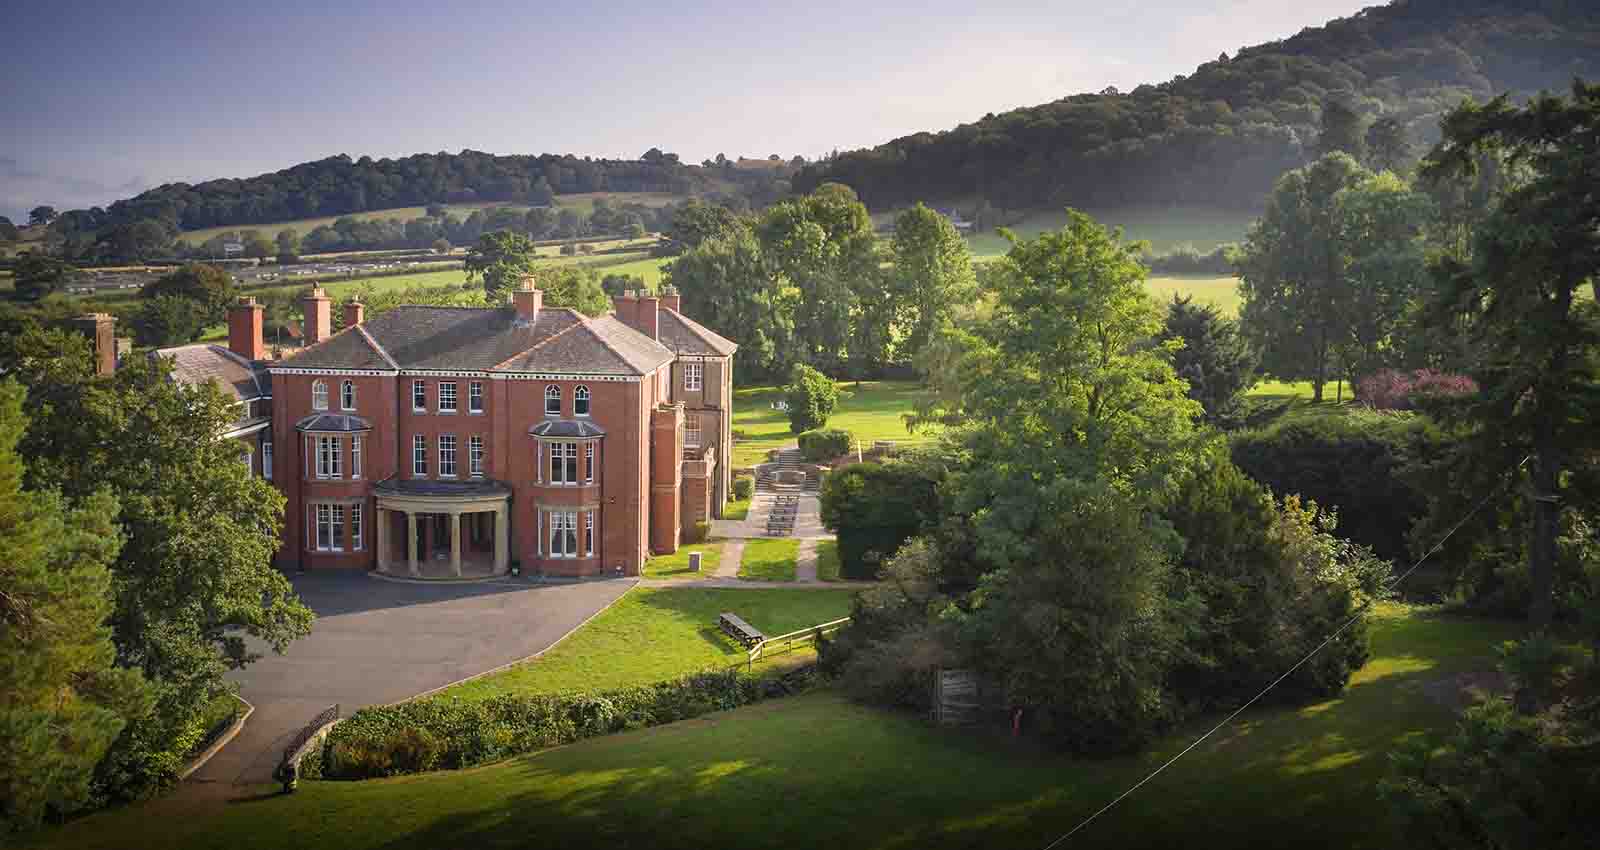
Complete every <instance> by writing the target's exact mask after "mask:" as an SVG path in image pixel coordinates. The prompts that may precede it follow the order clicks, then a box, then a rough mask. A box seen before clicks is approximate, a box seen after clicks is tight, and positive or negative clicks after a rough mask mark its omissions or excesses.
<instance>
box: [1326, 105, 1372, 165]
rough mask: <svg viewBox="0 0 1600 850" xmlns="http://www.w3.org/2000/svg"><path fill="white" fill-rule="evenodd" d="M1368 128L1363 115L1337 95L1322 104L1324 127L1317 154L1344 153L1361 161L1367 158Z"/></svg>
mask: <svg viewBox="0 0 1600 850" xmlns="http://www.w3.org/2000/svg"><path fill="white" fill-rule="evenodd" d="M1366 150H1367V136H1366V127H1365V126H1364V124H1363V122H1362V120H1361V113H1359V112H1357V111H1356V110H1355V107H1354V106H1352V105H1351V104H1350V102H1349V100H1347V99H1346V97H1345V96H1342V95H1336V96H1334V97H1330V98H1328V99H1326V100H1324V101H1323V103H1322V126H1321V128H1320V130H1319V132H1318V133H1317V153H1319V154H1321V155H1323V156H1327V155H1328V154H1330V153H1336V152H1343V153H1347V154H1349V155H1350V156H1351V157H1353V158H1355V159H1357V160H1361V159H1364V158H1365V157H1366Z"/></svg>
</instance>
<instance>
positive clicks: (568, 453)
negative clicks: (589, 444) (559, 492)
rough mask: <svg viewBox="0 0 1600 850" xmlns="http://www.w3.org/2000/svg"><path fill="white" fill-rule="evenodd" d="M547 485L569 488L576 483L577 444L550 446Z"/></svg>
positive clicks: (552, 444) (555, 444) (553, 444)
mask: <svg viewBox="0 0 1600 850" xmlns="http://www.w3.org/2000/svg"><path fill="white" fill-rule="evenodd" d="M549 483H551V484H562V485H569V486H570V485H573V484H577V483H578V444H577V443H551V444H550V482H549Z"/></svg>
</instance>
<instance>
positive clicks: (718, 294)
mask: <svg viewBox="0 0 1600 850" xmlns="http://www.w3.org/2000/svg"><path fill="white" fill-rule="evenodd" d="M666 272H667V273H666V279H665V283H667V284H670V285H672V286H676V287H677V288H678V291H679V292H680V293H681V295H682V298H683V311H684V313H685V314H686V315H689V316H693V317H695V318H696V319H697V320H699V321H702V322H705V323H707V324H708V325H710V326H711V327H712V328H714V329H715V330H716V331H717V332H718V333H720V334H722V335H723V336H726V337H728V338H729V339H732V340H735V341H737V342H738V343H739V353H738V354H737V355H735V356H734V367H735V369H736V376H737V377H739V378H742V379H748V378H749V377H751V376H770V375H773V374H782V370H783V368H784V366H785V365H786V364H788V363H789V362H791V361H790V352H789V350H788V349H789V341H790V339H791V337H792V334H793V329H794V322H793V318H792V312H791V307H792V304H791V303H790V302H791V301H792V294H791V293H792V290H791V291H790V292H789V293H786V292H785V291H784V290H783V289H782V288H780V287H779V286H778V283H777V281H776V279H775V278H774V276H773V274H772V272H771V270H770V269H769V268H768V267H767V264H766V260H765V257H764V256H763V254H762V251H761V243H760V242H758V241H757V240H756V237H755V234H754V233H752V232H751V231H750V228H749V227H747V226H744V225H736V226H734V227H731V228H730V229H729V230H727V231H725V232H723V233H720V234H717V235H715V236H711V237H709V238H707V239H706V240H705V241H704V242H702V243H700V244H699V245H698V246H696V247H695V248H692V249H690V250H689V251H688V252H686V253H685V254H683V256H681V257H679V258H678V259H676V260H673V261H672V263H671V264H670V265H668V266H667V270H666Z"/></svg>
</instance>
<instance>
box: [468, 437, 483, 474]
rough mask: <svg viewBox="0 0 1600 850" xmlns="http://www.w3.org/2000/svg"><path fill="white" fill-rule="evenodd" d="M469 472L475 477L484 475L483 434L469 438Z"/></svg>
mask: <svg viewBox="0 0 1600 850" xmlns="http://www.w3.org/2000/svg"><path fill="white" fill-rule="evenodd" d="M467 472H468V474H470V475H471V476H472V477H473V478H482V477H483V435H482V434H473V435H472V436H470V437H468V438H467Z"/></svg>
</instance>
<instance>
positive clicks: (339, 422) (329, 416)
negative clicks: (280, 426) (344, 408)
mask: <svg viewBox="0 0 1600 850" xmlns="http://www.w3.org/2000/svg"><path fill="white" fill-rule="evenodd" d="M294 427H295V428H296V429H297V430H300V431H371V430H372V424H371V423H370V422H368V421H367V420H365V419H362V418H361V417H359V416H351V415H350V414H348V413H313V414H311V415H310V416H307V417H306V418H304V419H302V420H300V421H299V422H296V423H294Z"/></svg>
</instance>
